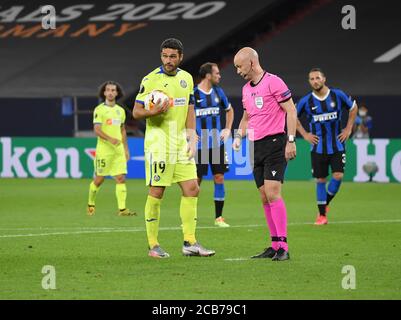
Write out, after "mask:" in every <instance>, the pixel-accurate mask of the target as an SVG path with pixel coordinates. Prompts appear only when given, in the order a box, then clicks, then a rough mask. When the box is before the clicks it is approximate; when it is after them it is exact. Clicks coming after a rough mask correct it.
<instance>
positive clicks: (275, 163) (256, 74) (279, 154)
mask: <svg viewBox="0 0 401 320" xmlns="http://www.w3.org/2000/svg"><path fill="white" fill-rule="evenodd" d="M234 65H235V68H236V69H237V73H238V74H239V75H240V76H241V77H242V78H244V79H245V80H247V81H248V82H247V83H246V84H245V85H244V87H243V88H242V103H243V107H244V114H243V116H242V119H241V122H240V125H239V129H238V131H237V133H236V135H235V137H234V143H233V148H234V150H238V149H239V147H240V145H241V140H242V137H244V136H245V135H246V134H247V133H248V138H249V140H250V141H253V143H254V150H255V153H254V158H253V159H251V161H252V164H253V176H254V179H255V182H256V186H257V188H258V190H259V192H260V196H261V199H262V204H263V208H264V213H265V217H266V220H267V224H268V226H269V230H270V236H271V247H268V248H266V249H265V250H264V251H263V252H262V253H260V254H258V255H255V256H253V257H252V258H272V260H274V261H283V260H288V259H289V258H290V255H289V252H288V244H287V210H286V207H285V203H284V200H283V198H282V197H281V184H282V183H283V181H284V173H285V168H286V166H287V161H288V160H291V159H294V158H295V156H296V146H295V132H296V123H297V112H296V109H295V106H294V103H293V101H292V98H291V91H290V90H289V89H288V87H287V85H286V84H285V83H284V81H283V80H282V79H281V78H279V77H278V76H276V75H274V74H271V73H268V72H266V71H265V70H263V68H262V67H261V65H260V63H259V56H258V54H257V52H256V51H255V50H254V49H252V48H249V47H245V48H242V49H241V50H239V51H238V53H237V54H236V55H235V57H234ZM286 120H287V133H288V135H287V133H286V131H285V122H286ZM247 131H248V132H247Z"/></svg>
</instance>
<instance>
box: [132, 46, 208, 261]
mask: <svg viewBox="0 0 401 320" xmlns="http://www.w3.org/2000/svg"><path fill="white" fill-rule="evenodd" d="M160 52H161V61H162V66H160V67H158V68H156V69H155V70H153V71H152V72H150V73H149V74H148V75H147V76H145V77H144V78H143V80H142V82H141V86H140V89H139V93H138V95H137V97H136V101H135V106H134V110H133V115H134V118H136V119H142V118H146V133H145V170H146V184H147V185H148V186H149V194H148V198H147V201H146V206H145V220H146V231H147V236H148V243H149V253H148V255H149V256H151V257H154V258H168V257H169V254H168V253H167V252H166V251H165V250H163V249H162V248H161V247H160V245H159V242H158V232H159V221H160V205H161V202H162V198H163V194H164V190H165V189H166V187H168V186H171V184H172V183H178V185H179V186H180V188H181V191H182V197H181V204H180V216H181V221H182V226H183V234H184V245H183V248H182V253H183V254H184V255H186V256H212V255H214V254H215V252H214V251H213V250H207V249H205V248H204V247H202V246H201V245H200V244H199V242H197V240H196V238H195V230H196V220H197V203H198V193H199V185H198V181H197V176H196V164H195V160H194V156H195V153H196V131H195V111H194V102H193V89H194V88H193V86H194V84H193V79H192V76H191V75H190V74H189V73H188V72H186V71H184V70H182V69H179V68H178V66H179V64H180V63H181V61H182V59H183V45H182V43H181V41H179V40H177V39H166V40H165V41H163V43H162V44H161V47H160ZM156 89H157V90H160V91H163V92H164V93H165V94H167V95H168V96H169V97H170V99H171V100H172V105H170V102H169V101H168V100H166V101H164V102H162V101H161V100H160V99H159V100H158V101H155V105H154V107H153V108H151V109H149V110H147V109H145V108H144V101H145V99H146V97H147V95H148V94H149V93H151V92H152V91H153V90H156Z"/></svg>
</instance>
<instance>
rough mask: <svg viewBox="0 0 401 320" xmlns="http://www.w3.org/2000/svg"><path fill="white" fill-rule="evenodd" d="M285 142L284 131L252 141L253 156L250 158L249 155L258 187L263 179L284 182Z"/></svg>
mask: <svg viewBox="0 0 401 320" xmlns="http://www.w3.org/2000/svg"><path fill="white" fill-rule="evenodd" d="M286 144H287V135H286V134H284V133H282V134H276V135H273V136H267V137H264V138H263V139H260V140H257V141H254V157H253V159H252V156H251V163H252V168H253V177H254V179H255V182H256V186H257V187H258V188H260V187H261V186H263V185H264V181H265V180H275V181H280V182H281V183H283V182H284V173H285V168H286V167H287V160H286V159H285V146H286Z"/></svg>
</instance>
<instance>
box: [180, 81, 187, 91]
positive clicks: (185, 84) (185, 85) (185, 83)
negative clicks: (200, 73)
mask: <svg viewBox="0 0 401 320" xmlns="http://www.w3.org/2000/svg"><path fill="white" fill-rule="evenodd" d="M180 85H181V87H183V88H184V89H185V88H186V87H187V82H186V81H185V80H181V81H180Z"/></svg>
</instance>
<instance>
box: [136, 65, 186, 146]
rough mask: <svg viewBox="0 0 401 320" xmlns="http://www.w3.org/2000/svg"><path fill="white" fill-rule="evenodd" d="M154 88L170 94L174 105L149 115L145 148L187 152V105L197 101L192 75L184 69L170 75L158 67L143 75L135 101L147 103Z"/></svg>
mask: <svg viewBox="0 0 401 320" xmlns="http://www.w3.org/2000/svg"><path fill="white" fill-rule="evenodd" d="M153 90H160V91H163V92H164V93H165V94H166V95H168V96H169V97H170V98H171V100H172V105H171V106H170V107H169V108H168V110H167V111H166V112H165V113H163V114H160V115H157V116H153V117H149V118H147V119H146V134H145V152H160V153H167V154H169V153H176V154H178V153H182V152H186V149H187V141H186V120H187V114H188V106H189V105H190V104H193V103H194V102H193V90H194V82H193V78H192V76H191V75H190V74H189V73H188V72H186V71H184V70H182V69H177V73H176V74H175V75H168V74H166V73H165V72H164V70H163V68H162V67H158V68H156V69H155V70H153V71H152V72H150V73H149V74H148V75H147V76H145V77H144V78H143V79H142V82H141V86H140V89H139V93H138V95H137V96H136V102H138V103H141V104H143V105H144V101H145V98H146V96H147V95H148V94H149V93H151V92H152V91H153Z"/></svg>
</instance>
